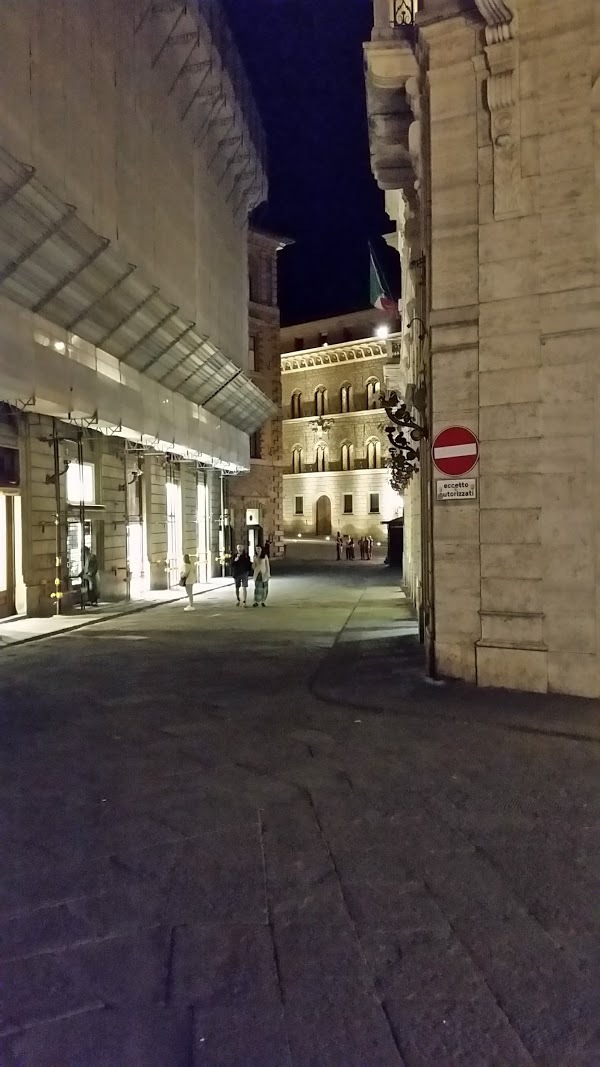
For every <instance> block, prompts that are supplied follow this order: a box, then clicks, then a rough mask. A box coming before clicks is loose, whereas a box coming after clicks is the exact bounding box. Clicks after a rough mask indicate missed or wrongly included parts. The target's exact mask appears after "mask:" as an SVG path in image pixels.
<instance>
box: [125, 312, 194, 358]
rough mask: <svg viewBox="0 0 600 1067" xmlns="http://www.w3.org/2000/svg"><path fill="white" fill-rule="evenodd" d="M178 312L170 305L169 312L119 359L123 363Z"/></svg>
mask: <svg viewBox="0 0 600 1067" xmlns="http://www.w3.org/2000/svg"><path fill="white" fill-rule="evenodd" d="M178 311H179V308H178V307H177V305H176V304H171V310H170V311H169V312H168V313H167V314H166V315H163V317H162V319H159V321H158V322H157V323H156V324H155V325H154V326H152V327H151V329H149V330H148V331H147V332H146V333H145V334H144V336H143V337H140V339H139V341H136V342H135V344H134V345H132V346H131V348H128V349H127V351H126V352H123V354H122V355H121V356H119V359H121V360H123V361H124V362H125V361H126V360H127V359H128V358H129V356H130V355H131V354H132V352H135V351H136V349H137V348H140V347H141V346H142V345H143V344H145V343H146V341H149V340H150V338H151V337H153V336H154V334H155V333H158V331H159V330H160V329H161V327H162V326H164V324H165V322H168V321H169V319H172V318H173V315H176V314H177V312H178Z"/></svg>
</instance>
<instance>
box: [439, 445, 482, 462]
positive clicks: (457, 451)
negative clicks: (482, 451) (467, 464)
mask: <svg viewBox="0 0 600 1067" xmlns="http://www.w3.org/2000/svg"><path fill="white" fill-rule="evenodd" d="M476 453H477V445H476V444H475V442H474V441H473V442H471V444H469V445H445V446H444V447H442V448H434V450H433V454H434V456H435V458H436V459H452V458H453V457H454V456H474V455H476Z"/></svg>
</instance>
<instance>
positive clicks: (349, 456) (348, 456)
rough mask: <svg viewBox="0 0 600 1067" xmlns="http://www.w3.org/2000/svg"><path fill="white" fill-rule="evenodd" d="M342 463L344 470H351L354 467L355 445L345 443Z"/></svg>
mask: <svg viewBox="0 0 600 1067" xmlns="http://www.w3.org/2000/svg"><path fill="white" fill-rule="evenodd" d="M341 463H342V470H343V471H351V470H352V468H353V467H354V445H350V444H343V445H342V455H341Z"/></svg>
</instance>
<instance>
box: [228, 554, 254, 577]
mask: <svg viewBox="0 0 600 1067" xmlns="http://www.w3.org/2000/svg"><path fill="white" fill-rule="evenodd" d="M231 573H232V575H233V577H234V578H243V577H244V576H245V575H246V574H252V560H251V559H250V556H249V555H248V553H247V552H246V551H244V552H241V553H240V555H239V556H238V555H236V556H234V558H233V561H232V564H231Z"/></svg>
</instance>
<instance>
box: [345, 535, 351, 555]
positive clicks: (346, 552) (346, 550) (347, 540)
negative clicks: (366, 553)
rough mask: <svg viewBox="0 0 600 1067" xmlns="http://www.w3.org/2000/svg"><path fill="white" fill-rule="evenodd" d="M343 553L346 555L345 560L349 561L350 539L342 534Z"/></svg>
mask: <svg viewBox="0 0 600 1067" xmlns="http://www.w3.org/2000/svg"><path fill="white" fill-rule="evenodd" d="M344 552H345V554H346V559H350V538H349V537H348V534H344Z"/></svg>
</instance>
